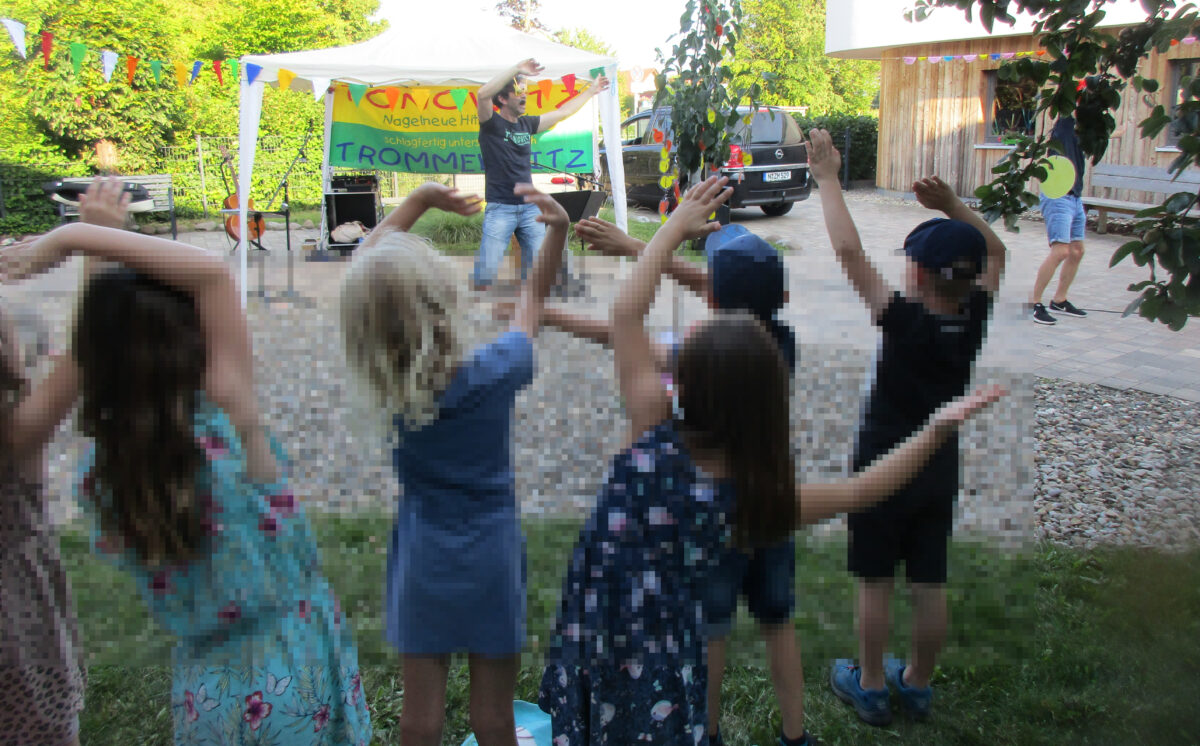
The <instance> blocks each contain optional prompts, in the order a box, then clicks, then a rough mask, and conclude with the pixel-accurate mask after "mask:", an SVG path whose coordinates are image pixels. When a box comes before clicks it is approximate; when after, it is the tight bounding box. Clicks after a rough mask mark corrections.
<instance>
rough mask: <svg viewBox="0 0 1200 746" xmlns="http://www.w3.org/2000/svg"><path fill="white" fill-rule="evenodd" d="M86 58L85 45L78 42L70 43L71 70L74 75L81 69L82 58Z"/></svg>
mask: <svg viewBox="0 0 1200 746" xmlns="http://www.w3.org/2000/svg"><path fill="white" fill-rule="evenodd" d="M86 56H87V45H86V44H80V43H79V42H77V41H76V42H71V69H73V70H74V71H75V74H76V75H78V74H79V69H80V68H81V67H83V58H84V57H86Z"/></svg>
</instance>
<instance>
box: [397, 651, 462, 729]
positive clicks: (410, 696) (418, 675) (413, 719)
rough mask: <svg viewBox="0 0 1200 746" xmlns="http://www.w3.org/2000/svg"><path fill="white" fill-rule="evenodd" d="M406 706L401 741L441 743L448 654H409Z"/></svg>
mask: <svg viewBox="0 0 1200 746" xmlns="http://www.w3.org/2000/svg"><path fill="white" fill-rule="evenodd" d="M403 662H404V676H403V681H404V708H403V709H402V710H401V711H400V741H401V743H403V744H404V746H441V743H442V725H443V724H444V722H445V719H446V678H447V677H448V676H449V675H450V656H448V655H428V656H427V655H405V656H403Z"/></svg>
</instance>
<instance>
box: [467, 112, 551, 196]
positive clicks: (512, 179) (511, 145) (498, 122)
mask: <svg viewBox="0 0 1200 746" xmlns="http://www.w3.org/2000/svg"><path fill="white" fill-rule="evenodd" d="M541 122H542V118H541V117H534V116H528V117H517V121H515V122H510V121H508V120H507V119H505V118H504V117H502V116H500V115H499V114H492V116H491V118H490V119H488V120H487V121H486V122H484V123H483V124H481V125H479V151H480V153H482V154H483V171H484V176H485V179H486V181H487V189H486V190H485V192H484V199H486V200H487V201H488V202H497V203H501V204H508V205H519V204H523V203H524V201H525V200H524V199H523V198H521V197H518V196H517V195H515V194H513V187H514V186H516V185H517V184H520V183H522V182H528V181H530V180H531V179H532V176H531V168H530V159H531V158H532V157H533V148H532V147H531V142H532V137H533V135H534V134H535V133H536V132H537V131H538V126H539V125H540V124H541Z"/></svg>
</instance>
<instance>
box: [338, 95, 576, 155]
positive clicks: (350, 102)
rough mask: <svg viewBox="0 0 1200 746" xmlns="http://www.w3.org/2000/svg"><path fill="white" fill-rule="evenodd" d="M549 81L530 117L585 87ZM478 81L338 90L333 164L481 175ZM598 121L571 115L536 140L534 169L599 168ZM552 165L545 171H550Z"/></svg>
mask: <svg viewBox="0 0 1200 746" xmlns="http://www.w3.org/2000/svg"><path fill="white" fill-rule="evenodd" d="M568 78H569V79H564V80H557V81H552V80H542V81H538V83H537V84H536V85H533V86H530V87H529V88H528V90H527V98H526V103H525V108H526V113H527V114H531V115H533V114H545V113H547V112H551V111H554V110H555V109H558V108H559V107H561V106H563V105H564V104H566V103H567V102H568V101H570V100H571V99H573V98H575V97H576V96H578V95H579V94H580V93H581V92H582V90H583V88H582V86H577V85H576V83H575V80H574V76H568ZM478 90H479V87H478V86H470V87H455V86H423V87H411V88H394V87H386V88H367V87H366V86H359V85H346V84H342V83H338V84H337V85H336V86H335V87H334V94H333V95H334V102H333V128H332V137H331V139H330V144H329V164H330V165H331V166H338V167H342V168H358V169H378V170H383V171H403V172H407V173H417V174H481V173H483V157H482V156H481V155H480V153H479V110H478V108H477V106H476V97H475V93H476V91H478ZM593 150H594V146H593V140H592V122H591V120H590V119H589V118H588V117H586V116H584V115H576V116H572V117H568V118H567V119H565V120H563V121H562V122H559V123H558V125H556V126H555V127H554V129H552V130H550V131H548V132H543V133H542V134H540V135H535V136H534V138H533V170H534V171H538V170H539V166H543V165H544V166H548V167H549V168H550V169H554V170H557V171H568V172H570V173H591V172H592V171H593V170H594V164H593V163H592V153H593ZM543 170H544V169H543Z"/></svg>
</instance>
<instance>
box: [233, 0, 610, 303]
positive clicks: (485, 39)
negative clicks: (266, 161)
mask: <svg viewBox="0 0 1200 746" xmlns="http://www.w3.org/2000/svg"><path fill="white" fill-rule="evenodd" d="M424 12H426V13H434V12H436V9H427V10H426V11H424ZM530 57H532V58H534V59H536V60H537V61H538V63H539V64H541V65H542V66H543V67H544V68H545V69H544V71H543V72H542V73H541V76H540V77H541V78H551V79H555V78H561V77H562V76H564V75H567V74H574V75H575V76H576V77H577V78H578V79H579V80H580V81H581V83H580V84H581V85H582V84H583V82H584V81H588V80H590V75H589V72H590V71H591V70H593V69H595V68H598V67H602V68H604V71H605V75H606V76H607V77H608V79H609V80H610V81H611V85H610V87H609V89H608V90H607V91H605V92H604V93H602V94H600V95H599V96H598V97H597V98H596V99H595V100H596V101H597V102H598V104H599V111H600V121H601V123H602V126H603V128H604V143H605V149H606V151H607V152H608V153H610V154H614V153H616V154H619V153H620V152H621V138H620V131H619V128H620V109H619V103H618V99H617V91H616V88H617V86H616V80H617V76H616V72H617V70H616V67H617V61H616V60H615V59H613V58H612V57H605V56H602V55H597V54H593V53H591V52H585V51H582V50H579V49H575V48H573V47H568V46H564V45H562V44H557V43H555V42H552V41H549V40H547V39H545V38H542V37H539V36H534V35H530V34H525V33H522V32H520V31H517V30H515V29H513V28H511V27H509V26H507V25H505V24H504V23H503V22H502V21H500V20H499V19H497V18H494V17H492V16H490V15H486V14H480V15H479V16H478V17H476V18H474V19H471V18H466V19H464V18H454V19H450V20H448V19H446V18H445V17H444V16H442V17H437V16H433V15H430V16H428V17H426V18H424V19H422V18H420V17H412V18H409V19H406V22H405V23H404V25H403V26H396V27H393V28H391V29H389V30H387V31H385V32H384V33H382V34H380V35H379V36H377V37H375V38H373V39H370V40H368V41H365V42H362V43H359V44H353V45H350V46H346V47H333V48H329V49H318V50H311V51H305V52H289V53H284V54H268V55H247V56H245V57H242V58H241V64H242V68H243V70H245V69H246V67H245V66H246V65H257V66H259V67H261V68H262V71H261V72H260V73H259V74H258V76H257V77H256V78H255V80H254V82H253V83H249V82H248V77H247V76H245V75H241V76H239V77H241V79H242V83H241V103H240V127H241V131H240V139H239V146H240V147H239V151H240V155H241V170H240V172H239V174H238V176H239V182H238V185H237V186H238V194H239V195H241V196H245V195H249V194H250V185H251V177H252V175H253V172H254V151H255V144H256V142H257V141H258V126H259V119H260V117H261V114H262V97H263V87H264V86H265V85H266V84H269V83H274V84H276V85H278V82H279V70H280V69H281V68H282V69H285V70H287V71H290V72H292V73H294V74H295V76H296V77H295V79H294V80H293V81H292V82H291V84H290V86H289V87H290V88H291V89H293V90H298V91H299V90H308V91H313V92H314V93H315V95H318V96H320V95H321V92H323V91H326V89H328V88H329V85H330V83H331V82H335V81H336V82H346V83H359V84H364V85H370V86H418V85H422V86H429V85H483V84H484V83H486V82H488V81H489V80H491V79H492V78H493V77H495V76H496V75H497V74H499V73H500V72H502V71H503V70H505V69H506V68H509V67H511V66H512V65H513V64H515V63H516V62H518V61H520V60H524V59H528V58H530ZM324 99H325V150H324V158H323V161H322V169H321V171H322V181H323V184H322V187H323V191H326V192H327V191H328V190H329V179H330V165H329V143H330V139H331V136H330V129H331V126H332V125H331V123H332V114H333V96H332V94H330V93H325V94H324ZM576 116H580V115H579V114H577V115H576ZM597 162H598V161H597ZM608 168H609V171H610V175H611V182H612V190H613V202H614V205H615V211H616V222H617V224H618V225H619V226H621V228H622V230H624V229H626V228H627V225H628V223H627V220H628V218H627V215H626V209H625V173H624V168H623V166H622V163H621V158H620V157H619V155H618V156H616V157H610V158H609V159H608ZM239 204H240V205H241V212H240V215H239V217H240V218H241V225H246V218H247V209H246V200H245V199H240V200H239ZM238 248H239V249H240V253H241V284H242V304H243V305H245V302H246V263H247V254H248V251H247V249H248V248H249V246H248V242H247V240H246V235H245V232H244V231H243V234H242V240H241V242H240V243H239V245H238Z"/></svg>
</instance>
